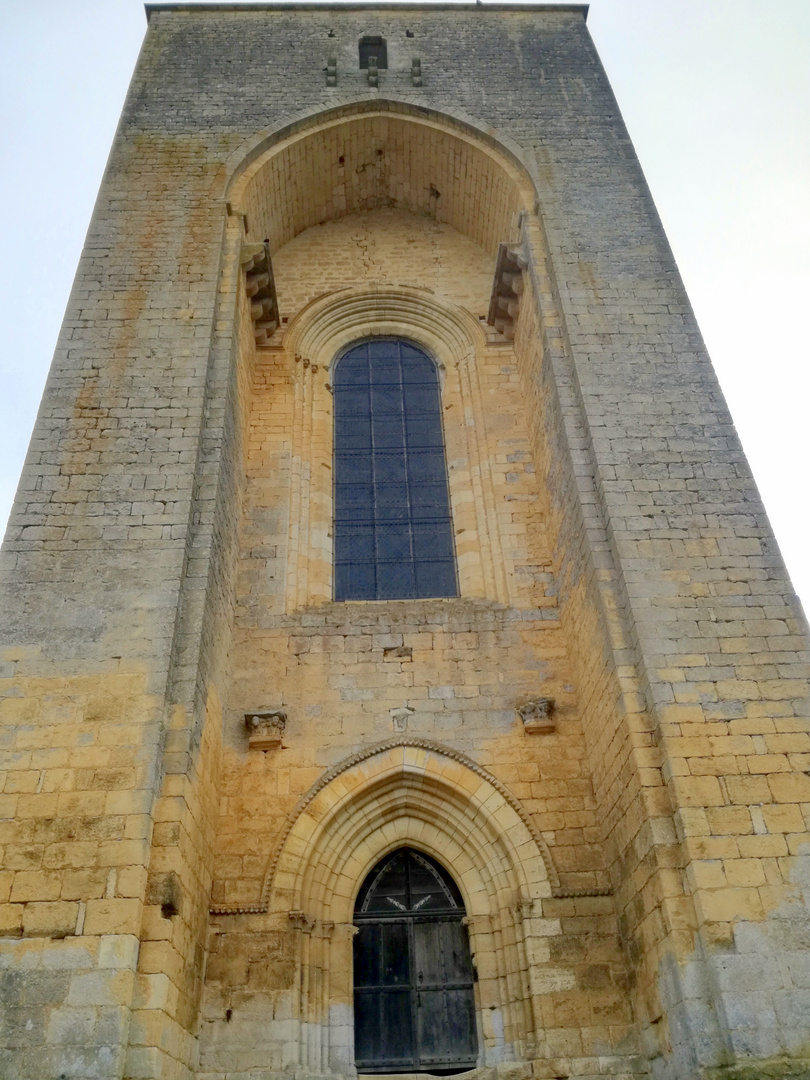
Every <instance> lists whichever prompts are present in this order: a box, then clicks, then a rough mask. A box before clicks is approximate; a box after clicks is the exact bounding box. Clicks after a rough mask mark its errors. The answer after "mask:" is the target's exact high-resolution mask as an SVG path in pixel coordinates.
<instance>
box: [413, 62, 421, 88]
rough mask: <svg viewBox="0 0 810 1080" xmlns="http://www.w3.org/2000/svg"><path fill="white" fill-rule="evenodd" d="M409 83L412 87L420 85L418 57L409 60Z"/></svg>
mask: <svg viewBox="0 0 810 1080" xmlns="http://www.w3.org/2000/svg"><path fill="white" fill-rule="evenodd" d="M411 82H412V83H413V85H414V86H421V85H422V61H421V60H420V59H419V57H418V56H414V58H413V60H411Z"/></svg>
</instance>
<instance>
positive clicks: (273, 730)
mask: <svg viewBox="0 0 810 1080" xmlns="http://www.w3.org/2000/svg"><path fill="white" fill-rule="evenodd" d="M286 726H287V714H286V712H284V711H283V709H273V710H268V711H267V712H254V713H245V727H246V728H247V732H248V735H249V739H248V746H249V747H250V749H251V750H277V749H278V748H279V747H280V746H281V737H282V735H283V734H284V729H285V727H286Z"/></svg>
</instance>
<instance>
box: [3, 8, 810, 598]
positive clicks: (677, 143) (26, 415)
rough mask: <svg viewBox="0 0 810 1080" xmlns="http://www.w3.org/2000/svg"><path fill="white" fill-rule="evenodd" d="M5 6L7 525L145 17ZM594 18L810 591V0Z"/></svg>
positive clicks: (731, 394)
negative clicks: (809, 318) (808, 323)
mask: <svg viewBox="0 0 810 1080" xmlns="http://www.w3.org/2000/svg"><path fill="white" fill-rule="evenodd" d="M0 10H2V15H3V36H2V39H0V123H2V128H1V129H0V130H2V132H3V142H2V150H0V162H1V163H2V169H0V196H2V206H3V227H2V234H0V237H1V238H0V244H1V245H2V259H1V260H0V268H1V269H0V273H2V287H1V288H0V327H1V328H2V338H1V340H2V346H0V528H3V527H4V525H5V520H6V517H7V514H8V510H9V508H10V505H11V500H12V498H13V495H14V489H15V488H16V484H17V478H18V476H19V471H20V468H21V466H22V461H23V456H24V454H25V449H26V445H27V442H28V438H29V435H30V431H31V427H32V425H33V422H34V417H35V415H36V408H37V405H38V402H39V397H40V394H41V392H42V386H43V384H44V381H45V376H46V374H47V370H48V365H49V363H50V359H51V354H52V352H53V347H54V343H55V341H56V335H57V333H58V330H59V325H60V323H61V320H62V315H63V312H64V307H65V303H66V301H67V296H68V292H69V289H70V285H71V281H72V278H73V273H74V270H75V267H76V263H77V261H78V258H79V253H80V251H81V246H82V242H83V239H84V234H85V231H86V229H87V224H88V222H89V219H90V214H91V211H92V208H93V202H94V200H95V196H96V191H97V189H98V185H99V182H100V179H101V173H102V171H103V168H104V163H105V160H106V157H107V153H108V150H109V147H110V143H111V141H112V138H113V134H114V131H115V125H116V123H117V120H118V115H119V113H120V110H121V105H122V103H123V99H124V95H125V93H126V88H127V84H128V82H129V78H130V75H131V72H132V69H133V67H134V64H135V60H136V57H137V53H138V49H139V47H140V43H141V40H142V38H143V34H144V31H145V28H146V21H145V17H144V12H143V6H142V4H141V3H140V0H3V3H2V5H1V6H0ZM588 25H589V26H590V29H591V33H592V34H593V36H594V38H595V40H596V44H597V46H598V48H599V50H600V53H601V56H602V60H603V62H604V65H605V67H606V69H607V72H608V75H609V77H610V79H611V82H612V84H613V88H614V90H615V91H616V95H617V97H618V100H619V105H620V107H621V109H622V112H623V115H624V118H625V120H626V122H627V125H628V127H629V129H630V134H631V136H632V138H633V141H634V143H635V147H636V150H637V152H638V154H639V157H640V158H641V163H642V166H643V167H644V170H645V172H646V175H647V179H648V180H649V183H650V187H651V189H652V193H653V196H654V198H655V201H656V203H657V205H658V209H659V211H660V213H661V216H662V218H663V221H664V226H665V228H666V230H667V233H668V235H669V238H670V242H671V243H672V246H673V248H674V251H675V256H676V258H677V260H678V263H679V266H680V269H681V273H682V274H683V277H684V280H685V282H686V287H687V289H688V291H689V295H690V297H691V299H692V303H693V305H694V307H695V310H696V312H697V316H698V320H699V322H700V324H701V327H702V329H703V333H704V336H705V338H706V342H707V344H708V347H709V351H710V353H711V355H712V358H713V360H714V363H715V367H716V368H717V372H718V375H719V377H720V381H721V383H722V386H723V389H724V391H725V393H726V397H727V399H728V403H729V406H730V408H731V411H732V414H733V416H734V418H735V421H736V423H737V427H738V430H739V432H740V435H741V437H742V440H743V443H744V445H745V448H746V451H747V453H748V456H749V460H750V461H751V465H752V467H753V470H754V474H755V476H756V477H757V480H758V483H759V486H760V490H761V491H762V494H763V498H764V500H765V505H766V507H767V509H768V512H769V514H770V517H771V521H772V524H773V526H774V529H775V531H776V535H777V538H778V540H779V543H780V546H781V548H782V552H783V554H784V556H785V559H786V560H787V562H788V566H789V568H790V571H791V574H792V576H793V582H794V585H795V587H796V590H797V591H798V592H799V594H800V595H801V596H803V598H804V602H805V606H806V607H810V557H809V556H810V542H809V541H808V537H810V479H809V478H808V475H807V473H808V466H810V450H809V449H808V447H810V433H808V428H809V427H810V417H809V416H808V402H809V401H810V370H809V368H810V365H808V353H810V347H809V346H808V331H807V328H806V326H805V322H806V318H807V313H808V310H810V303H808V299H807V298H808V296H810V190H808V189H809V188H810V64H808V59H807V58H808V56H810V2H809V0H778V2H773V0H770V2H769V0H592V3H591V7H590V14H589V18H588Z"/></svg>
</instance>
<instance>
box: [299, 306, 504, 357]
mask: <svg viewBox="0 0 810 1080" xmlns="http://www.w3.org/2000/svg"><path fill="white" fill-rule="evenodd" d="M378 336H394V337H406V338H410V339H411V340H412V341H414V342H416V344H418V345H421V346H423V347H424V348H426V349H427V350H428V352H430V353H431V354H432V355H433V356H435V357H436V358H437V359H438V360H439V362H440V363H447V362H448V361H449V362H452V363H455V364H458V363H460V362H461V361H462V360H464V359H466V358H468V357H470V356H472V355H474V353H475V351H476V348H480V347H482V346H483V345H484V344H485V342H486V338H485V336H484V332H483V331H482V329H481V327H480V325H479V324H478V322H477V321H476V320H475V319H474V318H473V317H472V315H470V314H469V313H468V312H466V311H464V310H462V309H461V308H458V307H455V306H453V305H451V304H445V303H440V302H439V301H438V300H436V299H435V298H434V297H433V296H432V295H431V293H430V291H429V290H427V289H419V288H414V287H411V286H405V285H376V286H373V287H371V288H369V287H367V286H366V287H360V288H347V289H341V290H339V291H337V292H332V293H328V294H326V295H324V296H320V297H318V298H317V299H316V300H313V301H312V302H311V303H310V304H308V305H307V306H306V307H305V308H303V310H302V311H301V312H299V314H298V315H297V316H296V318H295V319H294V321H293V322H292V323H291V324H290V326H289V328H288V329H287V332H286V334H285V337H284V345H285V348H286V350H287V353H288V355H290V356H301V357H303V358H304V359H307V360H309V361H310V362H311V363H313V364H318V365H319V366H322V367H323V368H325V369H328V368H329V366H330V364H332V363H333V361H334V359H335V357H336V356H337V355H338V353H339V352H340V350H341V349H342V348H344V347H345V346H346V345H348V344H349V343H350V342H352V341H354V340H356V339H357V338H359V337H378Z"/></svg>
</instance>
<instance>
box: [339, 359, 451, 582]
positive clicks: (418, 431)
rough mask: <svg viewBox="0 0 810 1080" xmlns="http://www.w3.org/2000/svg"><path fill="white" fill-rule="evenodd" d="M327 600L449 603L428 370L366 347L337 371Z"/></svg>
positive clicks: (441, 462) (443, 470) (445, 517)
mask: <svg viewBox="0 0 810 1080" xmlns="http://www.w3.org/2000/svg"><path fill="white" fill-rule="evenodd" d="M334 396H335V523H334V528H335V531H334V547H335V599H336V600H406V599H411V598H416V597H420V598H426V597H442V596H456V595H457V593H458V590H457V587H456V568H455V558H454V554H453V530H452V522H451V519H450V502H449V497H448V490H447V466H446V463H445V458H444V439H443V436H442V418H441V399H440V395H439V380H438V373H437V371H436V365H435V364H434V363H433V361H432V360H431V359H430V357H429V356H428V355H427V354H426V353H425V352H424V351H423V350H422V349H419V348H417V347H416V346H415V345H412V344H411V343H410V342H407V341H403V340H401V339H399V338H373V339H371V340H369V341H364V342H361V343H360V344H358V345H354V346H353V347H352V348H350V349H349V350H348V352H346V353H344V355H343V356H342V357H341V358H340V360H339V361H338V363H337V367H336V370H335V375H334Z"/></svg>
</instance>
